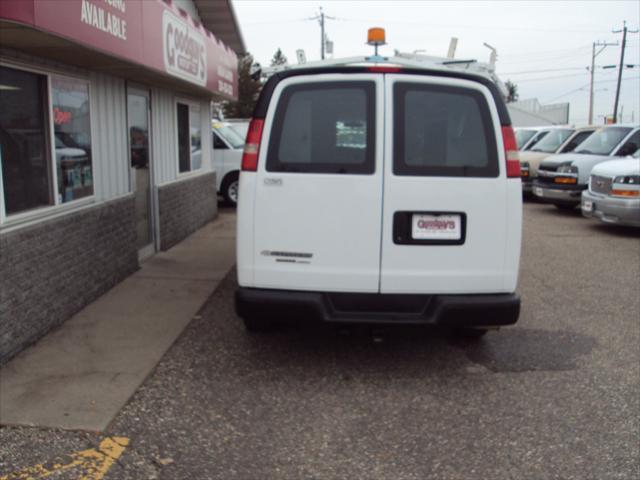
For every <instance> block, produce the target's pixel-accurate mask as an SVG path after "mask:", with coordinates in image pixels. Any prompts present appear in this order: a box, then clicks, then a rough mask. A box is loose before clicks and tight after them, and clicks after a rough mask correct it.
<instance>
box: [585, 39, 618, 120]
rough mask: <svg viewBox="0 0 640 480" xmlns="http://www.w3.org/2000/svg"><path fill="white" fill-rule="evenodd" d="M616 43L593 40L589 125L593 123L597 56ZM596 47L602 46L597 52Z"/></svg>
mask: <svg viewBox="0 0 640 480" xmlns="http://www.w3.org/2000/svg"><path fill="white" fill-rule="evenodd" d="M616 45H618V42H616V43H607V42H593V50H592V53H591V72H590V73H591V81H590V83H589V125H592V124H593V75H594V71H595V68H596V57H597V56H598V55H600V53H602V51H603V50H604V49H605V48H606V47H609V46H616ZM596 47H602V48H601V49H600V50H598V51H597V52H596Z"/></svg>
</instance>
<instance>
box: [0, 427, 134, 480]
mask: <svg viewBox="0 0 640 480" xmlns="http://www.w3.org/2000/svg"><path fill="white" fill-rule="evenodd" d="M127 445H129V439H128V438H126V437H108V438H105V439H104V440H102V442H100V445H99V446H98V448H97V449H95V448H90V449H88V450H82V451H80V452H75V453H72V454H71V455H68V456H66V457H64V459H61V458H59V459H56V460H53V461H52V462H47V463H42V464H39V465H34V466H32V467H26V468H23V469H22V470H19V471H17V472H13V473H10V474H9V475H5V476H3V477H0V480H38V479H41V478H47V477H50V476H51V475H54V474H57V473H60V472H64V471H69V470H76V469H77V470H78V476H77V477H76V478H77V480H102V478H103V477H104V475H105V474H106V473H107V472H108V471H109V469H110V468H111V466H112V465H113V463H114V462H115V461H116V460H117V459H118V458H119V457H120V455H122V452H124V451H125V449H126V447H127Z"/></svg>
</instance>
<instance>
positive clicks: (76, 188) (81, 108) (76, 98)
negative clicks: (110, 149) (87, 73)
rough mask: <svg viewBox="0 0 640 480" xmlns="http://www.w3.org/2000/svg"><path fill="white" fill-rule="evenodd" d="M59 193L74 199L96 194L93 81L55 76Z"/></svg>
mask: <svg viewBox="0 0 640 480" xmlns="http://www.w3.org/2000/svg"><path fill="white" fill-rule="evenodd" d="M51 105H52V113H53V124H54V135H55V151H56V168H57V173H58V195H59V197H60V201H61V202H62V203H64V202H70V201H72V200H77V199H79V198H83V197H88V196H91V195H93V173H92V166H91V126H90V108H89V83H88V82H86V81H85V80H82V79H75V78H69V77H57V76H54V77H52V78H51Z"/></svg>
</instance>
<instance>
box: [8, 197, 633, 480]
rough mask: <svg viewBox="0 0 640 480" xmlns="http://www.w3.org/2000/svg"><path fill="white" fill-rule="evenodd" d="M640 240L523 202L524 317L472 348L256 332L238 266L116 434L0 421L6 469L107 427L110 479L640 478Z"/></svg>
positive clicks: (436, 340) (448, 341)
mask: <svg viewBox="0 0 640 480" xmlns="http://www.w3.org/2000/svg"><path fill="white" fill-rule="evenodd" d="M639 240H640V232H639V231H638V230H631V229H625V228H610V227H609V228H608V227H606V226H604V225H600V224H599V223H597V222H593V221H588V220H585V219H583V218H582V217H581V216H580V214H579V212H578V211H576V212H573V213H566V212H560V211H558V210H556V209H555V208H553V207H551V206H547V205H543V204H537V203H526V204H525V224H524V244H523V253H522V263H521V272H520V284H519V290H520V294H521V296H522V301H523V304H522V306H523V311H522V314H521V318H520V321H519V323H518V324H517V325H516V326H515V327H512V328H508V329H503V330H501V331H499V332H490V333H489V334H488V335H487V336H486V337H485V338H484V339H482V340H481V341H479V342H474V341H462V340H455V339H453V338H451V337H449V336H447V335H446V334H444V333H439V332H432V331H428V330H424V329H415V328H412V329H385V330H376V331H371V330H369V329H365V328H358V329H355V330H351V331H344V330H336V329H335V328H332V327H328V326H315V325H314V326H304V327H289V328H285V329H283V330H282V331H279V332H277V333H274V334H269V335H257V336H252V335H248V334H247V333H245V331H244V329H243V327H242V325H241V322H240V320H239V319H238V318H237V317H236V316H235V313H234V309H233V292H234V289H235V285H236V284H235V275H234V273H231V274H229V276H228V277H227V278H226V279H225V281H223V282H222V284H221V285H220V287H219V288H218V289H217V290H216V291H215V292H214V294H213V295H212V296H211V297H210V299H209V300H208V301H207V303H206V304H205V306H204V307H203V308H202V310H201V311H200V313H199V315H198V316H197V317H196V318H195V319H194V320H193V321H192V322H191V324H190V325H189V326H188V327H187V329H186V330H185V331H184V333H183V334H182V336H181V337H180V338H179V339H178V341H177V342H176V343H175V344H174V345H173V347H172V348H171V349H170V350H169V351H168V352H167V354H166V355H165V356H164V358H163V359H162V361H161V362H160V364H159V365H158V366H157V368H156V369H155V371H154V372H153V373H152V374H151V375H150V377H149V378H148V379H147V381H146V382H145V383H144V384H143V386H142V387H141V388H140V389H139V390H138V391H137V392H136V394H135V395H134V396H133V398H131V400H130V401H129V403H128V404H127V406H126V407H125V408H124V409H123V410H122V411H121V412H120V414H119V415H118V416H117V417H116V419H115V420H114V421H113V422H112V424H111V425H110V426H109V428H108V429H107V431H106V432H101V433H99V434H97V433H90V432H76V431H62V430H49V429H38V428H24V427H20V428H17V427H3V428H1V429H0V479H3V480H4V479H5V478H7V479H10V478H29V477H28V476H18V473H19V472H20V471H22V472H23V474H24V472H25V471H26V470H23V469H25V468H26V467H29V466H33V465H40V466H42V465H44V466H43V467H42V469H45V470H46V468H47V466H50V465H52V464H54V463H56V462H57V463H58V464H61V463H64V462H65V461H66V462H69V461H70V459H73V458H77V455H76V457H74V452H76V454H77V452H79V451H86V450H87V449H96V448H98V447H99V446H100V445H102V443H101V442H104V441H105V438H114V437H123V438H126V439H127V443H128V444H127V445H126V447H122V449H121V451H119V454H118V458H117V459H115V458H114V461H113V462H112V463H111V464H109V467H108V468H106V469H104V472H103V474H104V478H106V479H136V480H141V479H155V478H163V479H187V478H191V479H218V478H219V479H266V478H286V479H289V478H291V479H298V478H318V479H334V478H367V479H374V478H375V479H431V478H433V479H440V478H441V479H445V478H446V479H473V478H478V479H481V478H491V479H502V478H504V479H512V478H513V479H556V478H557V479H618V478H620V479H630V478H638V476H639V475H640V441H639V438H640V415H639V413H640V296H639V295H638V291H639V289H640V241H639ZM123 445H124V444H123ZM34 471H35V470H34ZM41 471H44V470H41ZM17 472H18V473H17ZM3 475H4V477H3ZM33 478H43V477H37V476H35V475H34V476H33ZM50 478H56V479H66V478H69V479H71V478H79V476H78V472H77V470H74V469H72V468H70V469H68V470H66V471H60V472H58V473H56V475H55V477H50ZM87 478H89V477H87ZM91 478H103V477H102V476H98V475H97V474H96V475H95V476H94V477H91Z"/></svg>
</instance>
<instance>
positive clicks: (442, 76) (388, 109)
mask: <svg viewBox="0 0 640 480" xmlns="http://www.w3.org/2000/svg"><path fill="white" fill-rule="evenodd" d="M379 59H380V57H377V58H376V61H377V60H379ZM406 63H407V62H405V63H404V64H403V61H402V60H401V59H398V58H395V59H394V58H392V59H389V60H388V63H387V62H378V63H372V62H367V61H366V59H360V61H359V62H356V63H354V64H345V65H339V66H329V67H324V68H322V67H320V68H310V67H306V68H305V67H304V66H301V67H298V68H291V69H288V70H286V71H283V72H280V73H278V74H276V75H274V76H272V77H271V78H270V79H269V80H268V82H267V83H266V85H265V86H264V88H263V90H262V93H261V95H260V98H259V101H258V104H257V107H256V110H255V113H254V118H253V120H252V122H251V125H250V127H249V132H248V134H247V143H246V146H245V154H244V157H243V162H242V173H241V175H240V194H239V203H238V217H237V220H238V229H237V269H238V283H239V285H240V287H239V289H238V290H237V292H236V310H237V313H238V314H239V316H240V317H242V318H243V320H244V322H245V325H246V327H247V329H249V330H261V329H266V328H269V327H270V326H271V324H272V322H273V321H274V320H275V321H279V320H297V321H311V320H323V321H328V322H346V323H391V324H409V323H410V324H413V323H424V324H438V325H444V326H448V327H452V328H454V329H457V331H460V332H461V333H463V334H469V335H477V336H479V335H481V334H483V333H484V332H485V331H486V329H488V328H494V327H499V326H503V325H509V324H513V323H515V322H516V321H517V318H518V315H519V310H520V299H519V297H518V296H517V294H516V293H515V291H516V283H517V279H518V268H519V259H520V243H521V229H522V194H521V188H522V187H521V182H520V164H519V161H518V152H517V145H516V140H515V135H514V133H513V129H512V127H511V122H510V119H509V114H508V112H507V109H506V106H505V103H504V100H503V98H502V95H501V93H500V92H499V90H498V88H497V87H496V85H495V84H494V83H493V82H492V81H491V80H490V79H489V78H487V77H485V76H482V75H480V74H473V73H466V72H461V71H455V70H451V69H449V68H447V67H446V66H444V65H438V64H435V63H434V64H429V65H428V66H427V67H424V66H420V67H418V66H417V65H415V63H416V62H412V63H410V62H409V63H410V65H409V66H407V64H406ZM421 65H422V64H421Z"/></svg>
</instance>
